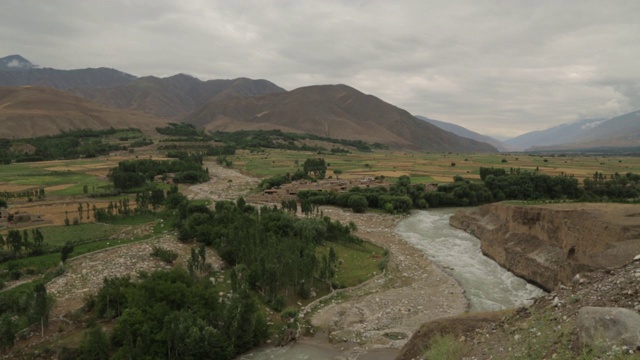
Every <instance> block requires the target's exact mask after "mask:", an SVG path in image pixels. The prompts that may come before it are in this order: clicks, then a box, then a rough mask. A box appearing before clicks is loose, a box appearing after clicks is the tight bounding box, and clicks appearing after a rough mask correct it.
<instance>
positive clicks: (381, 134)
mask: <svg viewBox="0 0 640 360" xmlns="http://www.w3.org/2000/svg"><path fill="white" fill-rule="evenodd" d="M184 121H185V122H187V123H190V124H194V125H197V126H201V127H204V128H205V129H207V130H211V131H214V130H223V131H235V130H242V129H251V130H257V129H262V130H266V129H274V128H275V129H280V130H282V131H288V132H305V133H310V134H316V135H320V136H326V137H332V138H342V139H351V140H363V141H367V142H378V143H382V144H386V145H388V146H390V147H392V148H398V149H414V150H426V151H472V152H495V148H493V147H492V146H490V145H488V144H485V143H481V142H478V141H475V140H471V139H467V138H463V137H460V136H456V135H454V134H451V133H448V132H446V131H442V130H441V129H439V128H437V127H436V126H433V125H431V124H428V123H425V122H423V121H420V120H418V119H416V118H415V117H413V116H412V115H411V114H409V113H408V112H407V111H405V110H402V109H400V108H398V107H396V106H393V105H391V104H388V103H386V102H384V101H382V100H380V99H378V98H377V97H375V96H372V95H366V94H363V93H362V92H360V91H358V90H356V89H354V88H352V87H350V86H347V85H316V86H308V87H302V88H298V89H295V90H292V91H288V92H284V93H274V94H268V95H263V96H254V97H235V98H225V99H212V100H211V101H209V102H208V103H207V104H205V105H204V106H203V107H202V108H200V109H199V110H198V111H196V112H193V113H192V114H191V115H189V116H187V117H186V118H185V119H184ZM461 149H464V150H461Z"/></svg>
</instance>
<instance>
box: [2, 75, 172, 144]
mask: <svg viewBox="0 0 640 360" xmlns="http://www.w3.org/2000/svg"><path fill="white" fill-rule="evenodd" d="M167 122H168V120H166V119H161V118H158V117H155V116H152V115H148V114H142V113H135V112H132V111H124V110H115V109H109V108H107V107H104V106H102V105H99V104H96V103H94V102H91V101H89V100H86V99H83V98H81V97H78V96H75V95H72V94H69V93H67V92H64V91H61V90H56V89H52V88H49V87H37V86H25V87H0V137H1V138H14V137H15V138H24V137H33V136H43V135H53V134H58V133H60V132H62V131H68V130H75V129H108V128H110V127H114V128H128V127H135V128H138V129H140V130H142V131H143V132H146V133H152V132H154V130H155V128H156V127H159V126H166V124H167Z"/></svg>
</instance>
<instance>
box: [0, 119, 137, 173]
mask: <svg viewBox="0 0 640 360" xmlns="http://www.w3.org/2000/svg"><path fill="white" fill-rule="evenodd" d="M119 131H123V130H116V129H113V128H111V129H107V130H90V129H83V130H73V131H68V132H63V133H61V134H58V135H49V136H41V137H36V138H27V139H19V140H9V139H0V163H3V164H9V163H11V161H12V160H13V161H15V162H31V161H44V160H58V159H77V158H80V157H84V158H91V157H96V156H100V155H107V154H109V152H111V151H116V150H124V149H126V148H125V147H124V146H122V145H120V144H113V143H109V142H105V141H103V139H102V137H105V136H109V135H113V134H115V133H117V132H119ZM125 131H128V132H137V133H140V130H139V129H125ZM20 144H28V145H31V146H33V147H34V148H35V151H34V153H33V154H29V153H24V152H20V151H19V150H15V151H12V150H11V149H12V148H14V149H16V148H20V147H19V146H17V145H20Z"/></svg>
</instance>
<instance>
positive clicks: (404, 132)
mask: <svg viewBox="0 0 640 360" xmlns="http://www.w3.org/2000/svg"><path fill="white" fill-rule="evenodd" d="M0 64H1V67H0V86H7V87H9V88H5V89H3V91H4V94H5V95H4V96H3V98H0V121H1V122H2V124H3V125H4V128H5V129H4V130H3V132H2V133H1V135H0V136H5V137H25V136H35V135H43V134H51V133H55V132H56V131H63V130H68V129H69V128H70V127H71V128H72V127H78V126H85V125H86V126H89V125H88V124H89V121H86V120H87V119H98V118H100V119H101V121H102V122H105V121H106V122H108V121H109V119H120V120H122V119H125V118H127V119H132V117H136V116H137V117H138V119H139V121H137V120H136V121H134V120H131V121H133V122H131V124H134V123H135V124H139V123H140V122H144V121H148V122H149V124H156V123H158V122H161V121H168V120H171V121H185V122H189V123H192V124H196V125H199V126H202V127H204V128H205V129H207V130H241V129H281V130H285V131H291V132H305V133H311V134H316V135H321V136H330V137H335V138H344V139H352V140H363V141H368V142H379V143H382V144H386V145H388V146H390V147H391V148H396V149H416V150H418V149H419V150H428V151H460V152H495V151H496V149H495V148H494V147H493V146H491V145H488V144H485V143H482V142H478V141H475V140H471V139H467V138H463V137H459V136H457V135H455V134H452V133H449V132H446V131H443V130H441V129H439V128H438V127H435V126H433V125H431V124H428V123H426V122H423V121H420V120H418V119H416V118H414V117H413V116H411V115H410V114H409V113H408V112H407V111H405V110H403V109H400V108H398V107H395V106H393V105H391V104H388V103H386V102H384V101H382V100H380V99H378V98H376V97H374V96H372V95H365V94H363V93H361V92H360V91H358V90H356V89H353V88H351V87H349V86H346V85H325V86H310V87H305V88H300V89H296V90H292V91H285V90H284V89H282V88H280V87H279V86H277V85H275V84H273V83H271V82H269V81H267V80H252V79H247V78H239V79H233V80H209V81H201V80H199V79H197V78H194V77H192V76H189V75H184V74H178V75H174V76H171V77H167V78H158V77H152V76H148V77H141V78H137V77H135V76H133V75H131V74H127V73H124V72H121V71H118V70H115V69H108V68H98V69H79V70H56V69H51V68H39V67H37V66H35V65H33V64H32V63H31V62H29V61H28V60H26V59H25V58H23V57H21V56H19V55H12V56H9V57H6V58H2V59H0ZM26 85H38V86H46V87H50V88H53V89H57V90H58V91H54V90H53V89H50V91H46V90H45V88H41V87H36V88H29V87H25V86H26ZM62 91H64V92H65V93H63V92H62ZM38 96H41V97H42V101H41V102H42V104H43V106H42V107H39V108H37V109H36V107H37V106H36V104H37V103H38ZM14 98H19V99H21V101H14ZM56 102H59V103H56ZM44 104H46V106H45V105H44ZM72 104H77V105H78V106H76V107H73V106H71V105H72ZM21 107H22V108H21ZM107 110H108V111H107ZM119 112H122V113H121V115H120V116H119V117H118V116H116V114H119ZM107 114H109V115H107ZM36 115H37V116H36ZM80 119H84V120H82V121H81V120H80ZM120 120H119V121H115V120H114V121H115V123H114V125H112V126H114V127H118V126H120V125H123V126H124V123H123V122H122V121H120ZM102 122H100V125H98V123H96V124H93V126H102V125H101V124H102ZM21 124H22V126H29V127H30V128H29V129H28V130H24V129H22V128H21ZM127 126H129V124H127ZM140 126H142V125H140ZM154 126H156V125H148V126H145V128H152V127H154ZM39 129H43V130H42V131H40V130H39ZM45 129H46V130H45ZM56 129H57V130H56Z"/></svg>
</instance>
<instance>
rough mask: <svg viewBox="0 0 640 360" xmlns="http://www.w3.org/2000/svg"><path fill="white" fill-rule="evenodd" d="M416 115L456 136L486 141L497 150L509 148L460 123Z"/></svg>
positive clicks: (508, 149) (507, 149)
mask: <svg viewBox="0 0 640 360" xmlns="http://www.w3.org/2000/svg"><path fill="white" fill-rule="evenodd" d="M416 117H417V118H418V119H420V120H422V121H426V122H428V123H429V124H431V125H435V126H437V127H439V128H440V129H442V130H445V131H448V132H451V133H454V134H456V135H458V136H462V137H465V138H469V139H473V140H476V141H480V142H483V143H487V144H489V145H491V146H493V147H495V148H496V149H498V150H499V151H510V150H511V148H510V147H509V146H508V145H506V144H505V143H504V142H502V141H500V140H498V139H494V138H492V137H490V136H487V135H482V134H479V133H477V132H475V131H471V130H469V129H467V128H465V127H462V126H460V125H456V124H452V123H449V122H445V121H440V120H433V119H429V118H428V117H424V116H420V115H416Z"/></svg>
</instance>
